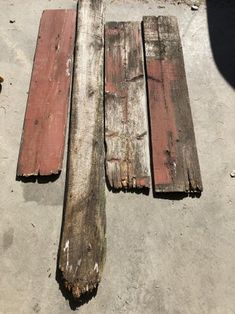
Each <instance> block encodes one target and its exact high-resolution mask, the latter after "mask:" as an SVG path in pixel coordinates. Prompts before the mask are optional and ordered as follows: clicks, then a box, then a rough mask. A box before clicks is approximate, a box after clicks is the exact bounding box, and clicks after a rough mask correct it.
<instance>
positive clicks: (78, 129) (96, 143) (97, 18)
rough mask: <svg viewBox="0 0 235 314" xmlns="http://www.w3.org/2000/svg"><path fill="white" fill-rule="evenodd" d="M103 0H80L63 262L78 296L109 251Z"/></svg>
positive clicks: (95, 279)
mask: <svg viewBox="0 0 235 314" xmlns="http://www.w3.org/2000/svg"><path fill="white" fill-rule="evenodd" d="M103 10H104V8H103V1H101V0H95V1H94V0H80V1H79V2H78V22H77V39H76V49H75V64H74V78H73V93H72V104H71V123H70V142H69V152H68V172H67V179H66V193H65V208H64V219H63V225H62V234H61V243H60V252H59V260H58V266H59V269H60V272H61V275H62V278H63V281H64V284H65V287H66V288H67V289H68V290H69V291H71V292H72V294H73V296H74V297H75V298H79V297H80V295H81V294H84V293H86V292H91V291H92V290H93V289H95V288H96V287H97V285H98V283H99V282H100V279H101V274H102V271H103V267H104V262H105V254H106V237H105V228H106V218H105V171H104V121H103V119H104V110H103V107H104V106H103V61H104V60H103V56H104V27H103Z"/></svg>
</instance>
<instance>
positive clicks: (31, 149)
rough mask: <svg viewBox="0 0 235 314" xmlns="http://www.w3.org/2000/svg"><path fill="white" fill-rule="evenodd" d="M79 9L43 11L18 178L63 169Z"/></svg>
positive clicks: (55, 172) (47, 173) (51, 172)
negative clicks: (77, 10) (77, 12)
mask: <svg viewBox="0 0 235 314" xmlns="http://www.w3.org/2000/svg"><path fill="white" fill-rule="evenodd" d="M75 24H76V10H46V11H44V12H43V14H42V17H41V21H40V27H39V34H38V41H37V47H36V51H35V58H34V66H33V71H32V77H31V83H30V89H29V96H28V101H27V108H26V113H25V120H24V127H23V133H22V139H21V147H20V153H19V159H18V166H17V175H18V176H31V175H50V174H57V173H59V171H60V170H61V168H62V161H63V154H64V144H65V133H66V123H67V112H68V104H69V98H70V83H71V71H72V63H73V49H74V38H75Z"/></svg>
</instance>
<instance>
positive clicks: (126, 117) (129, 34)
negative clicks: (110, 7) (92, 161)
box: [105, 22, 150, 189]
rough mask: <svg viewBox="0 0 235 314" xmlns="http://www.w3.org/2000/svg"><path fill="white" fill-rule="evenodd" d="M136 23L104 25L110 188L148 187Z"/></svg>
mask: <svg viewBox="0 0 235 314" xmlns="http://www.w3.org/2000/svg"><path fill="white" fill-rule="evenodd" d="M142 48H143V46H142V40H141V24H140V23H139V22H118V23H117V22H110V23H107V24H106V26H105V142H106V148H107V152H106V174H107V178H108V182H109V184H110V186H111V187H112V188H116V189H120V188H143V187H149V181H150V169H149V168H150V166H149V152H148V149H149V148H148V126H147V105H146V93H145V79H144V68H143V51H142V50H143V49H142Z"/></svg>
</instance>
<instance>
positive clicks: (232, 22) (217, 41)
mask: <svg viewBox="0 0 235 314" xmlns="http://www.w3.org/2000/svg"><path fill="white" fill-rule="evenodd" d="M207 18H208V29H209V36H210V43H211V49H212V53H213V57H214V61H215V63H216V65H217V68H218V70H219V71H220V73H221V74H222V75H223V77H224V78H225V80H226V81H227V82H228V83H229V84H230V85H231V86H232V87H233V88H235V41H234V38H235V1H234V0H223V1H222V0H207Z"/></svg>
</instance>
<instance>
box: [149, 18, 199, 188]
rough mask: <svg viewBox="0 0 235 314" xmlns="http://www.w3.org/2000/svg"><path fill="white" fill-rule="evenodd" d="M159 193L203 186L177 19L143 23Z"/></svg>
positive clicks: (156, 183)
mask: <svg viewBox="0 0 235 314" xmlns="http://www.w3.org/2000/svg"><path fill="white" fill-rule="evenodd" d="M143 30H144V46H145V55H146V72H147V82H148V84H147V85H148V100H149V113H150V129H151V144H152V156H151V157H152V164H153V179H154V189H155V191H156V192H190V193H194V192H196V193H197V192H200V191H202V182H201V174H200V167H199V161H198V155H197V148H196V141H195V135H194V127H193V120H192V114H191V108H190V101H189V94H188V87H187V81H186V74H185V69H184V59H183V51H182V47H181V40H180V34H179V30H178V24H177V19H176V18H175V17H170V16H159V17H158V18H157V17H154V16H149V17H144V19H143Z"/></svg>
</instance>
